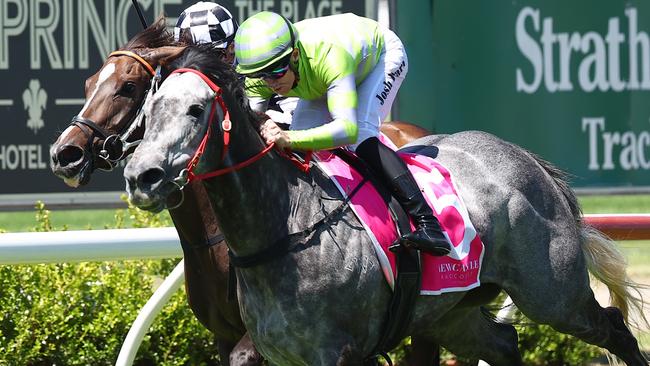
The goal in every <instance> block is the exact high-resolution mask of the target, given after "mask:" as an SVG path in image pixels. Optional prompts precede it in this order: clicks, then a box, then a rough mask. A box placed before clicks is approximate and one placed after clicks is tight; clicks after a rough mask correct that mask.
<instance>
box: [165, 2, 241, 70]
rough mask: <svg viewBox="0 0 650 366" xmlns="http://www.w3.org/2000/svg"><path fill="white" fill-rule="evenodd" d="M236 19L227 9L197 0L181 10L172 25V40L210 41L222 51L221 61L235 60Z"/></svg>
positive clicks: (186, 41)
mask: <svg viewBox="0 0 650 366" xmlns="http://www.w3.org/2000/svg"><path fill="white" fill-rule="evenodd" d="M238 26H239V25H238V24H237V21H236V20H235V19H234V18H233V17H232V14H231V13H230V11H228V9H226V8H224V7H223V6H221V5H219V4H217V3H213V2H209V1H199V2H197V3H196V4H194V5H192V6H190V7H188V8H187V9H185V10H183V12H182V13H181V15H179V16H178V20H177V21H176V26H175V27H174V41H176V42H183V43H185V44H199V43H211V44H212V45H213V46H214V47H215V48H216V49H218V50H220V51H221V52H222V53H223V61H224V62H227V63H230V64H233V63H234V62H235V53H234V44H233V40H234V38H235V32H237V27H238Z"/></svg>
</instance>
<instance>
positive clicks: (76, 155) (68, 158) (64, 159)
mask: <svg viewBox="0 0 650 366" xmlns="http://www.w3.org/2000/svg"><path fill="white" fill-rule="evenodd" d="M83 156H84V151H83V149H82V148H80V147H78V146H72V145H66V146H63V147H61V149H59V151H58V152H57V153H56V156H53V157H52V160H53V161H54V162H55V163H56V162H57V161H58V162H59V164H60V165H61V166H62V167H65V166H67V165H69V164H71V163H76V162H78V161H80V160H82V159H83Z"/></svg>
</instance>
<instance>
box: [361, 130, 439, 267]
mask: <svg viewBox="0 0 650 366" xmlns="http://www.w3.org/2000/svg"><path fill="white" fill-rule="evenodd" d="M356 153H357V156H359V157H360V158H361V159H363V160H364V161H365V162H366V163H367V164H368V165H369V166H370V167H371V169H372V170H373V172H374V173H375V174H377V175H379V177H380V178H383V179H384V181H385V182H386V183H387V184H388V187H389V188H390V189H391V192H392V194H393V196H394V197H395V198H396V199H397V201H398V202H399V203H400V205H401V206H402V208H404V210H405V211H406V212H407V213H408V214H409V216H411V218H412V219H413V221H415V226H416V228H415V231H413V232H411V233H408V234H405V235H404V236H402V238H401V240H400V243H402V245H406V246H412V247H414V248H416V249H419V250H421V251H423V252H426V253H429V254H432V255H436V256H442V255H447V254H449V252H450V251H451V244H450V243H449V241H448V240H447V238H445V236H444V235H443V233H442V229H441V228H440V223H439V222H438V219H437V218H436V217H435V216H434V215H433V211H432V210H431V207H429V205H428V204H427V202H426V200H425V199H424V196H423V195H422V192H421V191H420V187H418V185H417V183H416V182H415V179H414V178H413V175H411V172H410V171H409V170H408V168H407V167H406V164H405V163H404V161H403V160H402V159H401V158H400V157H399V156H398V155H397V153H395V152H394V151H393V150H391V149H390V148H389V147H387V146H386V145H384V144H382V143H381V142H380V141H379V139H377V138H375V137H372V138H369V139H367V140H365V141H363V142H362V143H361V144H359V146H358V147H357V149H356Z"/></svg>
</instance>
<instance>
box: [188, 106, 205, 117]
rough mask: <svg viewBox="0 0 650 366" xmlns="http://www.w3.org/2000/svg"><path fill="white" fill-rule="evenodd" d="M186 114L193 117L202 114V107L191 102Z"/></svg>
mask: <svg viewBox="0 0 650 366" xmlns="http://www.w3.org/2000/svg"><path fill="white" fill-rule="evenodd" d="M187 114H189V115H190V116H192V117H194V118H199V117H201V114H203V107H202V106H201V105H199V104H192V105H191V106H190V109H188V110H187Z"/></svg>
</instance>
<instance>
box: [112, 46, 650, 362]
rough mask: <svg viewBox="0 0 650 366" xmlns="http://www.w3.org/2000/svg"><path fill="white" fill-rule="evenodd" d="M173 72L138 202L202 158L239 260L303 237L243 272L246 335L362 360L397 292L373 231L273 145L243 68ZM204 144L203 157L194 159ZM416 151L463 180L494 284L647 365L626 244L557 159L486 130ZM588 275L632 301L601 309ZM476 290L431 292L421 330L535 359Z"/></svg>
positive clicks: (288, 349)
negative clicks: (590, 208)
mask: <svg viewBox="0 0 650 366" xmlns="http://www.w3.org/2000/svg"><path fill="white" fill-rule="evenodd" d="M171 68H172V69H177V71H180V72H177V73H173V74H171V75H170V76H169V77H168V78H167V79H166V80H165V82H164V83H163V84H162V86H161V87H160V89H159V90H158V91H157V93H156V94H154V95H153V96H152V98H150V99H148V100H147V101H146V103H145V107H144V111H145V115H146V119H147V129H146V131H145V134H144V138H143V141H142V143H141V145H140V147H139V148H138V149H137V150H136V151H135V153H134V154H133V155H132V157H131V160H130V161H129V162H128V164H127V166H126V168H125V171H124V177H125V180H126V184H127V190H128V193H129V197H130V200H131V201H132V202H133V203H134V204H136V205H137V206H139V207H140V208H142V209H145V210H150V211H154V212H156V211H160V210H162V209H163V208H164V207H165V205H166V200H167V197H168V196H169V195H170V194H173V193H174V192H177V191H178V188H179V185H181V186H182V184H183V183H184V182H186V181H187V177H188V175H187V172H188V171H187V169H188V163H190V161H192V166H191V168H195V170H196V171H195V172H194V173H195V174H197V175H201V174H206V173H209V175H210V176H212V178H210V179H206V180H204V181H203V183H204V185H205V189H206V191H207V193H208V196H209V197H210V202H211V204H212V207H213V209H214V212H215V215H216V218H217V221H218V222H219V227H220V228H221V230H222V232H223V234H224V235H225V237H226V238H227V244H228V246H229V248H230V250H231V252H232V253H231V254H232V256H233V257H234V258H237V259H239V261H240V262H241V261H243V260H244V259H246V258H251V256H255V255H259V254H260V253H266V254H267V255H271V254H272V253H273V249H274V248H273V247H272V245H273V244H271V243H275V245H277V247H283V246H286V242H287V241H288V240H291V239H294V238H296V234H300V235H298V236H297V237H298V238H302V240H300V241H299V242H298V243H297V244H296V245H295V246H292V247H291V248H292V250H287V251H282V252H281V253H282V254H283V255H282V256H277V255H273V256H272V259H271V260H268V261H265V262H264V263H261V264H257V265H254V266H250V267H249V266H245V267H238V268H237V269H236V274H237V280H238V288H237V289H238V298H239V301H240V310H241V315H242V318H243V321H244V323H245V325H246V329H248V332H249V334H250V336H251V338H252V340H253V342H254V343H255V345H256V347H257V349H258V350H259V351H260V353H261V354H262V355H264V357H265V358H266V359H267V360H269V362H270V363H272V364H277V365H283V366H284V365H311V366H317V365H361V364H363V363H364V360H366V358H367V357H368V356H371V353H372V352H373V350H374V347H375V345H376V344H377V342H378V341H379V335H380V331H381V329H382V322H383V319H384V314H385V313H386V311H387V309H388V305H389V301H390V299H391V290H390V288H389V287H388V286H387V284H386V282H385V279H384V276H383V274H382V272H381V269H380V268H381V266H380V264H379V262H378V259H377V256H376V255H375V252H374V249H373V245H372V244H371V241H370V238H369V237H368V235H367V234H366V232H365V231H364V229H363V226H362V225H361V223H360V222H359V221H358V219H357V218H356V216H355V215H354V213H352V211H351V210H350V209H349V206H345V204H344V203H345V201H344V198H343V197H342V196H341V194H340V192H339V191H338V189H337V188H336V187H335V185H334V183H332V182H331V181H330V180H329V179H328V178H327V177H325V176H324V175H323V174H322V173H320V170H318V169H312V170H309V171H307V172H305V171H304V170H300V169H297V168H296V166H295V165H294V163H293V162H291V161H289V160H288V159H286V158H285V157H283V155H282V154H281V153H280V152H278V151H276V150H274V149H272V148H270V147H268V146H265V145H264V143H263V140H262V139H261V138H260V136H259V134H258V130H257V128H258V127H259V123H260V121H261V119H260V117H259V116H258V115H256V114H253V113H252V112H251V111H250V108H248V105H247V102H246V98H245V94H244V91H243V87H242V84H241V81H240V80H238V78H237V76H236V75H235V74H234V71H233V70H232V68H231V67H230V65H225V64H223V63H221V62H219V61H218V60H215V59H214V58H213V57H209V56H207V55H206V53H205V52H202V50H201V47H191V48H188V49H187V50H186V51H185V53H184V54H183V56H181V57H180V58H179V59H177V60H176V61H175V62H174V65H173V67H171ZM206 75H207V76H206ZM215 105H216V106H217V107H216V108H215ZM212 108H215V109H214V110H216V116H217V117H218V118H215V119H213V118H211V117H212V114H213V112H212V111H213V109H212ZM222 120H228V121H231V123H230V122H228V123H226V122H223V123H222V122H221V121H222ZM215 121H216V122H215ZM211 123H214V125H213V126H212V127H211V128H210V129H209V126H210V124H211ZM220 126H221V127H220ZM224 126H228V127H224ZM224 130H226V131H228V137H225V136H226V135H225V132H224ZM208 131H210V133H209V134H208ZM204 138H205V139H204ZM226 142H228V144H226ZM204 144H205V145H204ZM199 145H201V146H203V147H204V148H205V153H204V154H202V156H201V157H200V160H198V163H197V165H194V162H196V160H195V158H197V157H198V156H199V155H195V154H196V152H197V150H198V149H199ZM409 151H415V152H420V153H425V154H429V155H430V156H432V157H435V159H436V161H438V162H439V163H441V164H443V165H444V166H446V167H447V169H448V170H449V171H450V172H451V173H452V174H453V175H454V176H455V180H456V184H457V190H458V192H459V194H460V195H461V196H462V197H463V199H464V201H465V203H466V205H467V209H468V210H469V213H470V217H471V219H472V222H473V223H474V226H475V227H476V229H477V231H478V233H479V235H480V236H481V238H482V240H483V242H484V243H485V254H484V259H483V265H482V269H481V272H480V281H481V284H482V286H489V285H492V286H496V287H498V288H501V289H504V290H505V291H506V292H507V293H508V294H509V295H510V296H511V298H512V299H513V301H514V303H515V304H516V305H517V307H518V308H519V309H520V310H521V311H522V312H523V313H524V314H525V315H527V316H528V317H529V318H530V319H532V320H533V321H535V322H538V323H542V324H549V325H551V326H552V327H553V328H555V329H556V330H558V331H560V332H563V333H567V334H571V335H573V336H575V337H578V338H580V339H582V340H584V341H586V342H588V343H591V344H595V345H598V346H600V347H603V348H606V349H607V350H609V351H610V352H612V353H613V354H615V355H617V356H618V357H620V358H621V359H622V360H624V361H625V362H626V363H627V364H628V365H634V366H640V365H647V362H646V360H645V359H644V357H643V355H642V354H641V352H640V351H639V348H638V343H637V341H636V339H635V338H634V336H633V335H632V333H631V332H630V330H629V329H628V327H627V325H626V324H625V322H624V319H626V313H627V311H628V308H629V307H630V306H632V307H637V308H639V309H642V302H641V299H639V298H636V297H634V296H632V293H631V291H632V290H634V285H633V284H632V283H630V282H628V279H627V277H626V274H625V270H624V268H625V264H624V263H622V257H620V256H616V255H615V254H617V253H618V252H617V248H616V244H615V243H614V242H612V241H611V240H609V239H607V238H606V237H604V236H603V235H602V234H601V233H600V232H598V231H596V230H595V229H593V228H591V227H590V226H588V225H586V224H585V223H584V222H583V220H582V217H581V211H580V208H579V205H578V202H577V199H576V197H575V195H574V193H573V192H572V190H571V189H570V187H569V186H568V184H567V183H566V181H565V180H564V179H563V173H562V172H561V171H560V170H559V169H557V168H555V167H553V166H552V165H551V164H549V163H548V162H546V161H544V160H542V159H540V158H538V157H536V156H535V155H533V154H532V153H530V152H528V151H527V150H525V149H523V148H521V147H519V146H517V145H514V144H512V143H508V142H506V141H503V140H501V139H499V138H497V137H496V136H493V135H491V134H488V133H484V132H480V131H468V132H460V133H456V134H452V135H445V136H431V137H424V138H421V139H418V140H416V141H414V142H412V143H411V144H409ZM226 152H227V153H226ZM189 177H192V175H189ZM181 181H183V183H179V182H181ZM194 181H196V180H194ZM346 207H347V209H346ZM341 208H342V209H341ZM319 218H320V220H319ZM322 222H325V223H326V224H325V225H320V226H318V225H317V224H318V223H322ZM290 233H294V234H290ZM277 250H280V249H277ZM359 258H364V260H363V261H360V260H359ZM605 265H607V266H610V267H615V268H606V267H605ZM621 268H622V269H623V270H620V269H621ZM588 269H589V270H590V271H591V272H592V273H594V274H595V275H596V277H597V278H599V279H601V281H602V282H604V283H605V284H606V285H607V286H608V288H609V289H610V291H611V292H612V293H613V295H614V304H616V305H617V306H618V308H617V307H608V308H602V307H601V306H600V305H599V304H598V303H597V301H596V300H595V298H594V295H593V292H592V291H591V289H590V287H589V275H588ZM614 269H617V270H614ZM465 294H466V293H465V292H452V293H444V294H442V295H439V296H419V297H418V299H417V301H416V304H415V309H414V319H413V322H412V323H411V324H409V327H408V333H409V334H410V335H413V336H417V337H419V338H420V339H424V340H427V341H428V342H431V343H442V344H444V345H445V346H446V347H447V348H448V349H449V350H451V351H452V352H454V353H456V354H461V355H467V356H469V357H476V358H480V359H483V360H486V361H488V362H489V363H490V364H493V365H522V360H521V355H520V353H519V351H518V349H517V346H516V340H517V335H516V332H515V330H514V328H513V327H512V326H510V325H505V324H497V323H492V322H489V321H486V320H485V319H482V318H481V317H480V316H477V314H479V313H480V312H479V311H477V309H478V308H477V305H475V306H470V305H468V304H462V299H463V297H464V296H465ZM621 310H622V311H621Z"/></svg>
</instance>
